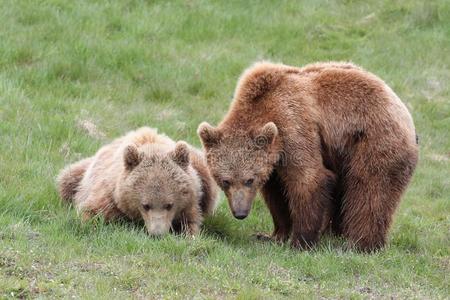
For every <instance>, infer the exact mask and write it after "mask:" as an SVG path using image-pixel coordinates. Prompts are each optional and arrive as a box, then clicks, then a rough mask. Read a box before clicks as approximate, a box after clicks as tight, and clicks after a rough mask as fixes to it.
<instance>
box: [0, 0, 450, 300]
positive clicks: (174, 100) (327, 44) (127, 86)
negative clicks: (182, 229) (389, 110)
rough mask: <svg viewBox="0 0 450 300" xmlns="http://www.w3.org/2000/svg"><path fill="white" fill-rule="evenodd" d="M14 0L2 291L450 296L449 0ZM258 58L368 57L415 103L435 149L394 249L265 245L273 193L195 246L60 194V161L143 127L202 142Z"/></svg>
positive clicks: (4, 144) (0, 122) (4, 29)
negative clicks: (200, 132) (65, 201)
mask: <svg viewBox="0 0 450 300" xmlns="http://www.w3.org/2000/svg"><path fill="white" fill-rule="evenodd" d="M0 4H1V10H0V298H14V297H19V298H24V297H25V298H27V297H45V298H54V297H67V298H68V297H71V296H75V297H77V298H78V297H81V298H97V297H100V298H109V297H114V298H144V297H148V298H160V297H161V298H185V297H186V296H187V297H189V298H191V297H196V298H242V299H249V298H311V297H313V298H322V297H323V298H356V299H359V298H387V297H393V298H422V299H429V298H438V299H439V298H441V299H444V298H448V297H449V295H450V287H449V282H450V278H449V274H450V258H449V254H450V253H449V252H450V250H449V248H450V240H449V233H450V200H449V198H450V179H449V178H450V133H449V132H450V100H449V98H450V87H449V84H448V83H449V82H450V71H449V69H450V55H449V53H450V3H449V2H448V1H446V0H437V1H420V0H408V1H390V0H383V1H351V0H346V1H326V0H319V1H308V2H306V1H304V2H298V1H282V2H278V1H258V2H257V1H254V2H253V3H252V4H250V3H249V2H247V1H175V2H170V3H169V2H166V1H138V0H136V1H134V0H124V1H100V0H98V1H87V0H86V1H68V0H67V1H62V0H48V1H31V0H30V1H21V0H19V1H17V0H1V1H0ZM258 59H270V60H274V61H282V62H284V63H287V64H293V65H302V64H305V63H309V62H314V61H320V60H351V61H353V62H355V63H357V64H360V65H362V66H364V67H365V68H367V69H369V70H371V71H372V72H374V73H376V74H378V75H379V76H380V77H382V78H384V79H385V80H386V81H387V82H388V84H390V85H391V86H392V87H393V88H394V90H395V91H396V92H397V93H398V95H399V96H400V97H401V98H402V99H403V100H404V101H405V102H406V103H407V105H408V107H409V108H410V110H411V112H412V114H413V117H414V119H415V123H416V126H417V131H418V133H419V135H420V146H421V157H420V164H419V167H418V169H417V172H416V174H415V177H414V180H413V182H412V184H411V186H410V187H409V190H408V193H407V194H406V196H405V197H404V200H403V202H402V204H401V207H400V209H399V210H398V214H397V218H396V222H395V224H394V226H393V228H392V232H391V235H390V244H389V247H388V248H387V249H385V250H384V251H381V252H379V253H376V254H374V255H363V254H357V253H352V252H346V251H344V250H343V243H342V241H338V240H335V239H331V238H324V239H323V241H322V243H321V244H320V246H319V248H318V249H317V250H316V251H311V252H298V251H294V250H291V249H290V248H289V247H282V246H277V245H272V244H266V243H261V242H257V241H255V240H253V239H252V238H251V237H250V236H251V234H252V233H253V232H256V231H269V230H271V226H272V225H271V221H270V216H269V214H268V212H267V210H266V208H265V207H264V205H263V204H262V201H257V202H256V204H255V206H256V207H255V208H254V210H253V212H252V214H251V216H250V217H249V218H248V219H246V220H245V221H237V220H234V219H233V218H232V216H231V214H230V212H229V211H228V207H227V206H226V203H225V202H224V201H222V203H221V205H220V207H219V209H218V212H217V214H216V216H215V217H213V218H210V219H209V220H207V222H206V225H205V227H204V231H203V233H202V235H201V236H200V237H198V238H197V239H195V240H185V239H183V238H181V237H174V236H168V237H166V238H163V239H161V240H153V239H149V238H148V237H147V236H146V235H145V233H144V232H143V230H142V228H141V227H140V226H137V225H132V224H124V223H114V224H104V223H102V222H101V221H97V222H91V223H87V224H82V223H81V222H80V221H79V219H78V218H77V216H76V214H75V212H74V211H73V209H68V208H67V207H66V206H64V205H62V204H61V203H60V201H59V199H58V196H57V193H56V191H55V186H54V178H55V176H56V174H57V172H58V171H59V169H60V168H62V167H63V166H64V165H65V164H67V163H70V162H73V161H75V160H77V159H79V158H81V157H84V156H88V155H92V154H93V153H94V152H95V151H96V150H97V148H98V147H99V146H100V145H101V144H103V143H105V142H107V141H109V140H111V139H112V138H114V137H116V136H118V135H121V134H123V133H125V132H126V131H128V130H131V129H133V128H136V127H138V126H143V125H150V126H153V127H158V128H160V130H161V131H163V132H165V133H167V134H168V135H170V136H171V137H173V138H175V139H185V140H187V141H188V142H190V143H193V144H195V145H199V140H198V138H197V137H196V134H195V130H196V128H197V125H198V124H199V123H200V122H201V121H203V120H208V121H209V122H211V123H216V122H218V121H219V120H220V119H221V117H222V116H223V115H224V113H225V112H226V110H227V107H228V105H229V101H230V98H231V95H232V93H233V89H234V85H235V83H236V80H237V77H238V75H239V74H240V72H241V71H242V70H243V69H244V68H245V67H247V66H248V65H249V64H251V63H252V62H254V61H255V60H258ZM91 123H92V124H91ZM93 124H94V125H95V126H96V128H97V131H95V130H93V129H95V128H93V127H94V125H93ZM91 127H92V128H91Z"/></svg>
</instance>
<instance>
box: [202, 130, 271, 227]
mask: <svg viewBox="0 0 450 300" xmlns="http://www.w3.org/2000/svg"><path fill="white" fill-rule="evenodd" d="M198 135H199V136H200V139H201V141H202V144H203V147H204V149H205V151H206V158H207V163H208V168H209V169H210V171H211V174H212V175H213V177H214V179H215V180H216V182H217V184H218V185H219V186H220V187H221V189H222V190H223V191H224V192H225V195H226V196H227V199H228V204H229V206H230V208H231V211H232V213H233V215H234V217H235V218H237V219H244V218H246V217H247V215H248V214H249V212H250V209H251V207H252V202H253V199H254V198H255V196H256V193H257V191H258V190H259V189H260V188H261V187H262V186H263V185H264V183H265V182H266V181H267V180H268V179H269V177H270V175H271V173H272V171H273V169H274V165H275V163H276V162H277V161H278V160H279V149H278V148H279V147H278V146H277V143H276V138H277V135H278V129H277V126H276V125H275V124H274V123H273V122H269V123H267V124H265V125H263V126H260V127H257V128H254V129H249V128H245V129H240V130H236V129H235V128H233V129H232V128H214V127H212V126H211V125H209V124H208V123H206V122H204V123H202V124H200V126H199V128H198Z"/></svg>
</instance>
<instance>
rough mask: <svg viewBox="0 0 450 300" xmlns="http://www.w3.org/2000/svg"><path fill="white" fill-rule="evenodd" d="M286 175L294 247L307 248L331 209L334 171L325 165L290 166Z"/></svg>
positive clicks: (313, 241)
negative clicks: (314, 166) (296, 167)
mask: <svg viewBox="0 0 450 300" xmlns="http://www.w3.org/2000/svg"><path fill="white" fill-rule="evenodd" d="M287 176H288V178H286V187H287V197H288V201H289V208H290V212H291V221H292V241H291V244H292V246H293V247H295V248H300V249H310V248H311V247H313V246H314V245H315V244H316V243H317V242H318V240H319V238H320V235H321V234H322V232H323V231H324V230H325V229H326V228H327V227H328V225H329V223H330V219H331V216H332V210H333V191H334V189H335V183H336V178H335V175H334V174H333V173H332V172H331V171H330V170H328V169H326V168H324V167H322V168H320V169H301V170H299V169H297V170H292V169H291V170H290V171H289V172H288V173H287Z"/></svg>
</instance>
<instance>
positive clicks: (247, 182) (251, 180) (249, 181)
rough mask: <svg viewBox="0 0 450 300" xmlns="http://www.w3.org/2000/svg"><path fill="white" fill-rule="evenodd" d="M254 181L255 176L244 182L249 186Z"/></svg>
mask: <svg viewBox="0 0 450 300" xmlns="http://www.w3.org/2000/svg"><path fill="white" fill-rule="evenodd" d="M253 181H255V180H254V179H253V178H250V179H247V180H246V181H245V182H244V185H245V186H248V187H251V186H252V184H253Z"/></svg>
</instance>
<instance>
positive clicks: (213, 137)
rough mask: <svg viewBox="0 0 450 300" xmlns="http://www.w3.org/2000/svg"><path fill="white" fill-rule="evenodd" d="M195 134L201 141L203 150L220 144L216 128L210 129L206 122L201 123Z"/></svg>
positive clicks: (220, 135)
mask: <svg viewBox="0 0 450 300" xmlns="http://www.w3.org/2000/svg"><path fill="white" fill-rule="evenodd" d="M197 134H198V136H199V137H200V139H201V140H202V143H203V146H204V147H205V148H209V147H212V146H214V145H216V144H218V143H219V142H220V138H221V137H222V134H221V133H220V131H219V130H218V129H217V128H214V127H212V126H211V125H209V124H208V123H207V122H203V123H201V124H200V125H199V126H198V129H197Z"/></svg>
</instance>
